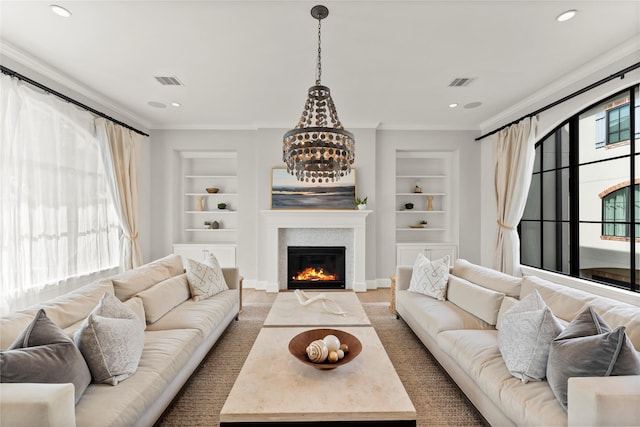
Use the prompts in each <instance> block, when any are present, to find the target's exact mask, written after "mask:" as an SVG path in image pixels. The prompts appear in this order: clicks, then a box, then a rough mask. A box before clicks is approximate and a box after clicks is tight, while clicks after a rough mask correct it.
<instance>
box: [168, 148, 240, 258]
mask: <svg viewBox="0 0 640 427" xmlns="http://www.w3.org/2000/svg"><path fill="white" fill-rule="evenodd" d="M179 156H180V169H181V176H182V183H181V187H180V188H181V190H180V199H181V218H182V221H181V228H180V232H179V233H177V234H178V235H179V237H178V238H177V239H176V241H175V242H174V248H173V251H174V253H179V254H181V255H184V256H188V257H190V258H194V259H202V258H203V257H204V254H205V252H204V251H210V252H213V253H214V254H216V256H217V258H218V260H219V261H220V263H221V264H222V265H223V266H235V250H236V249H235V248H236V245H237V240H238V234H237V232H238V155H237V152H236V151H181V152H179ZM207 188H217V189H218V192H217V193H209V192H207V190H206V189H207ZM220 203H224V204H225V205H226V207H225V208H219V207H218V205H219V204H220ZM213 221H216V222H217V223H218V228H215V229H214V228H210V227H209V226H207V225H205V222H213ZM231 264H232V265H231Z"/></svg>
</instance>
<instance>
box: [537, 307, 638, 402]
mask: <svg viewBox="0 0 640 427" xmlns="http://www.w3.org/2000/svg"><path fill="white" fill-rule="evenodd" d="M639 374H640V357H639V356H638V353H637V352H636V350H635V349H634V347H633V344H632V343H631V341H630V340H629V338H628V337H627V335H626V333H625V327H624V326H619V327H617V328H616V329H615V330H613V331H612V330H611V328H610V327H609V326H608V325H607V324H606V323H605V322H604V320H602V318H601V317H600V316H599V315H598V314H597V313H596V312H595V310H594V309H593V307H590V306H589V307H587V308H586V309H585V310H583V311H582V312H581V313H580V314H578V315H577V316H576V318H575V319H573V320H572V321H571V322H570V323H569V325H567V328H566V329H565V330H564V331H563V332H562V333H560V335H558V337H557V338H556V339H555V340H553V341H552V343H551V348H550V351H549V362H548V364H547V380H548V381H549V386H551V390H552V391H553V394H554V395H555V396H556V399H558V401H559V402H560V404H561V405H562V407H563V408H564V409H565V411H566V410H567V387H568V385H567V382H568V380H569V378H571V377H606V376H609V375H639Z"/></svg>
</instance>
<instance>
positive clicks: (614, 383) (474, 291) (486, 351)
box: [395, 260, 640, 426]
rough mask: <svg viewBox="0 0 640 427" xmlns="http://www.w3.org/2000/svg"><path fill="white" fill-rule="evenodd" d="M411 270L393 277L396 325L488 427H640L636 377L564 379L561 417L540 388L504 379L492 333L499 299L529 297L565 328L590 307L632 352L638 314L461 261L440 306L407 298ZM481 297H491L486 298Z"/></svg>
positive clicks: (638, 339)
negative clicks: (621, 329)
mask: <svg viewBox="0 0 640 427" xmlns="http://www.w3.org/2000/svg"><path fill="white" fill-rule="evenodd" d="M412 269H413V266H398V267H397V269H396V287H395V304H396V311H397V315H398V317H399V318H400V317H401V318H402V319H403V320H404V321H405V322H406V323H407V325H409V327H410V328H411V329H412V330H413V331H414V333H415V334H416V335H417V336H418V338H419V339H420V340H421V341H422V342H423V344H424V345H425V346H426V348H427V349H428V350H429V351H430V352H431V353H432V354H433V356H434V357H435V358H436V359H437V361H438V362H439V363H440V365H441V366H442V367H443V368H444V370H445V371H446V372H447V373H448V374H449V376H450V377H451V378H452V379H453V381H455V382H456V384H457V385H458V387H459V388H460V389H461V390H462V391H463V392H464V393H465V395H466V396H467V397H468V398H469V400H470V401H471V402H472V403H473V405H474V406H475V407H476V408H477V409H478V411H479V412H480V413H481V414H482V416H483V417H484V418H485V419H486V420H487V421H488V422H489V423H490V424H491V425H493V426H513V425H517V426H565V425H574V426H614V425H615V426H623V425H625V426H631V425H634V426H637V425H640V376H609V377H599V378H592V377H589V378H587V377H584V378H571V379H570V380H569V382H568V412H565V410H564V409H563V408H562V406H561V405H560V403H559V402H558V401H557V400H556V398H555V396H554V394H553V392H552V390H551V387H550V386H549V384H548V383H547V381H546V380H545V381H539V382H528V383H523V382H522V381H521V380H520V379H517V378H515V377H513V376H512V375H511V374H510V373H509V371H508V369H507V366H506V364H505V362H504V360H503V358H502V355H501V352H500V350H499V347H498V331H497V330H496V326H495V325H496V323H497V324H498V325H499V326H500V324H499V322H500V320H499V315H500V316H501V315H502V312H501V310H500V308H501V306H502V303H503V302H505V301H508V300H509V298H506V297H505V295H506V296H511V297H514V298H519V299H521V298H522V297H524V296H525V295H527V294H529V293H531V292H533V290H534V289H535V290H537V291H538V292H539V294H540V296H541V297H542V299H543V300H544V302H545V304H547V306H549V308H550V309H551V311H552V312H553V313H554V315H555V316H556V317H558V318H559V319H561V321H565V322H569V321H571V320H572V319H573V318H574V317H575V316H576V314H578V313H579V312H581V311H582V309H583V308H584V307H585V306H586V305H592V306H594V307H595V309H596V312H597V313H598V314H599V315H600V316H601V317H602V318H603V319H604V320H605V321H606V322H607V324H608V325H609V326H611V327H612V328H615V327H617V326H620V325H624V326H626V332H627V335H628V337H629V338H630V340H631V342H632V343H633V345H634V347H635V349H636V351H637V350H638V349H640V308H639V307H636V306H632V305H628V304H624V303H621V302H617V301H614V300H611V299H607V298H602V297H598V296H596V295H593V294H589V293H586V292H582V291H578V290H575V289H572V288H568V287H566V286H561V285H558V284H554V283H551V282H549V281H545V280H542V279H540V278H537V277H533V276H527V277H524V278H516V277H512V276H508V275H505V274H502V273H500V272H497V271H494V270H491V269H488V268H484V267H481V266H477V265H473V264H471V263H469V262H467V261H465V260H456V261H455V263H454V266H453V267H452V268H451V269H450V275H449V280H448V291H447V292H448V294H447V298H446V300H444V301H439V300H436V299H433V298H430V297H428V296H425V295H422V294H419V293H415V292H411V291H408V289H409V284H410V280H411V276H412ZM452 284H453V285H452ZM462 284H463V285H464V286H462ZM487 289H488V290H491V291H493V292H485V291H486V290H487ZM511 301H513V300H511ZM506 305H507V302H505V306H506ZM502 309H503V311H504V310H505V308H504V307H502ZM483 319H484V320H483Z"/></svg>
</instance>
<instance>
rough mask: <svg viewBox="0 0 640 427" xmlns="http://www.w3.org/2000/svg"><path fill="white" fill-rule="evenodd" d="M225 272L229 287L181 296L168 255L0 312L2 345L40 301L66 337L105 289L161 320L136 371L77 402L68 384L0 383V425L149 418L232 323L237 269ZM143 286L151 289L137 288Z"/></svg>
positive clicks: (151, 329)
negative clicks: (213, 292)
mask: <svg viewBox="0 0 640 427" xmlns="http://www.w3.org/2000/svg"><path fill="white" fill-rule="evenodd" d="M223 274H224V277H225V281H226V283H227V285H228V287H229V290H227V291H223V292H221V293H219V294H216V295H214V296H213V297H210V298H208V299H204V300H201V301H197V302H196V301H194V300H193V299H191V298H189V297H188V296H187V298H184V286H185V285H186V284H187V282H186V275H185V274H184V266H183V260H182V258H181V257H180V256H178V255H169V256H167V257H165V258H162V259H160V260H157V261H155V262H152V263H150V264H146V265H144V266H141V267H139V268H136V269H134V270H131V271H128V272H125V273H122V274H120V275H117V276H114V277H111V278H109V279H107V280H101V281H98V282H96V283H93V284H91V285H87V286H84V287H82V288H80V289H78V290H76V291H73V292H70V293H68V294H66V295H62V296H60V297H58V298H55V299H53V300H51V301H48V302H46V303H43V304H40V305H38V306H34V307H30V308H28V309H25V310H21V311H19V312H16V313H12V314H11V315H8V316H6V317H3V318H1V319H0V348H2V349H6V348H8V347H9V346H10V345H11V343H12V342H13V341H14V340H15V339H16V337H17V336H18V335H19V334H20V333H21V331H22V330H23V329H25V327H26V326H27V325H28V324H29V323H30V322H31V321H32V319H33V318H34V315H35V314H36V312H37V311H38V310H39V309H40V308H44V310H45V311H46V314H47V316H48V317H49V318H50V319H51V320H53V321H54V322H55V323H56V324H57V325H58V326H60V327H61V328H63V329H64V331H65V332H66V333H67V334H68V335H69V336H70V337H71V336H72V335H73V333H74V331H75V330H76V329H77V328H78V327H79V325H80V324H81V323H82V322H83V320H84V319H85V318H86V317H87V316H88V315H89V313H90V312H91V311H92V310H93V308H94V307H95V306H96V305H97V304H98V302H99V300H100V298H101V297H102V296H103V295H104V293H105V292H109V293H114V294H115V295H116V296H117V297H118V298H119V299H120V300H122V301H128V300H131V299H135V298H140V299H141V301H132V302H134V303H138V302H139V303H142V306H143V307H144V312H145V314H146V317H147V322H148V320H149V318H150V316H151V317H155V318H158V317H159V320H157V321H154V322H153V323H150V324H149V323H148V324H147V325H146V329H145V332H144V348H143V351H142V356H141V359H140V362H139V365H138V368H137V370H136V371H135V373H134V374H133V375H132V376H131V377H129V378H127V379H126V380H124V381H123V382H121V383H119V384H118V385H116V386H113V385H108V384H95V383H91V384H90V385H89V387H88V388H87V389H86V390H85V392H84V394H83V395H82V397H81V398H80V400H79V401H78V403H77V404H74V401H75V400H74V387H73V385H72V384H33V383H29V384H26V383H21V384H20V383H18V384H9V383H3V384H0V425H2V426H5V425H6V426H36V425H37V426H65V427H66V426H92V427H93V426H114V427H115V426H118V427H121V426H150V425H153V423H154V422H155V421H156V420H157V419H158V418H159V417H160V416H161V415H162V413H163V412H164V410H165V409H166V408H167V406H168V405H169V404H170V403H171V401H172V400H173V398H174V397H175V396H176V394H177V393H178V392H179V391H180V389H181V388H182V386H183V385H184V383H185V382H186V381H187V380H188V379H189V377H190V376H191V374H192V373H193V372H194V370H195V369H196V368H197V367H198V365H199V364H200V362H201V361H202V360H203V358H204V357H205V356H206V355H207V353H208V352H209V351H210V349H211V347H212V346H213V344H215V342H216V341H217V340H218V338H219V337H220V335H221V334H222V333H223V332H224V330H225V329H226V328H227V326H228V325H229V324H230V322H231V321H232V320H233V319H234V318H236V319H237V316H238V313H239V309H240V275H239V272H238V270H237V269H235V268H227V269H223ZM167 279H170V283H172V284H174V285H171V286H169V287H167V286H165V287H163V288H160V287H155V286H156V285H157V284H159V283H165V284H167V283H169V282H168V281H167ZM175 286H177V287H175ZM172 287H173V290H172ZM145 290H147V291H149V290H151V292H146V293H142V291H145ZM176 290H177V291H176ZM157 291H160V292H157ZM139 295H142V296H139ZM150 295H151V296H150ZM177 295H180V297H179V298H178V297H177ZM154 320H155V319H154Z"/></svg>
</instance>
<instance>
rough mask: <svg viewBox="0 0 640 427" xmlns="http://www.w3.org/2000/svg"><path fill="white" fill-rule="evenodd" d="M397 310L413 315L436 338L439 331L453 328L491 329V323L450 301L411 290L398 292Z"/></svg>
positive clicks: (401, 313) (399, 312)
mask: <svg viewBox="0 0 640 427" xmlns="http://www.w3.org/2000/svg"><path fill="white" fill-rule="evenodd" d="M396 310H397V311H398V314H400V315H401V316H411V317H413V318H414V319H415V321H416V322H417V323H418V324H420V325H422V327H423V328H424V330H425V331H426V332H427V333H428V334H429V335H430V336H431V337H432V338H433V339H434V340H435V339H436V337H437V335H438V333H440V332H442V331H448V330H452V329H491V325H489V324H488V323H487V322H485V321H483V320H481V319H479V318H477V317H476V316H474V315H472V314H470V313H469V312H467V311H465V310H463V309H462V308H460V307H458V306H457V305H455V304H453V303H452V302H450V301H438V300H435V299H433V298H430V297H428V296H425V295H420V294H416V293H413V292H409V291H398V292H397V293H396Z"/></svg>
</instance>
